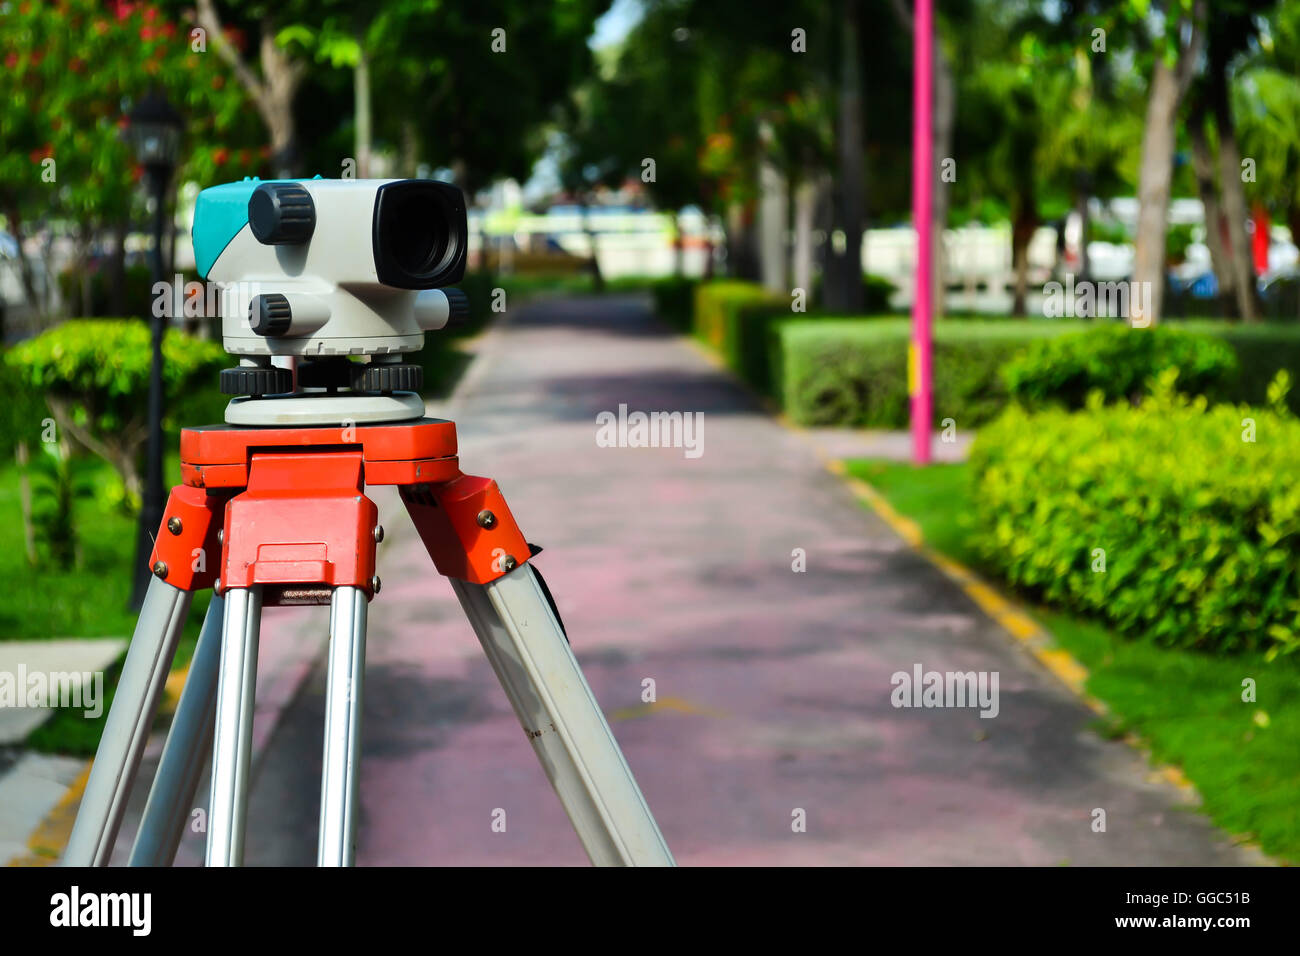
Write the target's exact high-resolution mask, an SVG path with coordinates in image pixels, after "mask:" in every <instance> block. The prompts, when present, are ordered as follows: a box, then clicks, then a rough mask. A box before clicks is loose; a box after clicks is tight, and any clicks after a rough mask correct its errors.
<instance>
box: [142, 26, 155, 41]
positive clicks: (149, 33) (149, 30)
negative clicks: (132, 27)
mask: <svg viewBox="0 0 1300 956" xmlns="http://www.w3.org/2000/svg"><path fill="white" fill-rule="evenodd" d="M140 39H141V40H145V41H148V40H152V39H153V27H141V28H140Z"/></svg>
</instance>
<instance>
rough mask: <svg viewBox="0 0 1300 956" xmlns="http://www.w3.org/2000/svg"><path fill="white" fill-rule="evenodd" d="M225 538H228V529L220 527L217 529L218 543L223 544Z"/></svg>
mask: <svg viewBox="0 0 1300 956" xmlns="http://www.w3.org/2000/svg"><path fill="white" fill-rule="evenodd" d="M224 540H226V529H225V528H218V529H217V544H221V542H222V541H224Z"/></svg>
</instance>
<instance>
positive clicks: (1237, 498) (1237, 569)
mask: <svg viewBox="0 0 1300 956" xmlns="http://www.w3.org/2000/svg"><path fill="white" fill-rule="evenodd" d="M1177 375H1178V373H1177V371H1176V370H1174V369H1169V370H1167V371H1165V372H1162V373H1160V375H1159V377H1158V382H1157V385H1156V387H1155V389H1154V391H1153V393H1152V395H1151V396H1150V398H1149V399H1148V400H1146V401H1144V402H1143V403H1142V405H1140V406H1138V407H1132V406H1129V405H1126V404H1117V405H1111V406H1106V405H1104V404H1103V403H1102V398H1101V395H1100V393H1097V394H1095V395H1094V396H1093V397H1091V398H1090V399H1089V402H1088V407H1087V412H1086V413H1070V412H1067V411H1065V410H1063V409H1049V410H1046V411H1040V412H1028V411H1025V410H1023V409H1021V408H1019V407H1012V408H1010V409H1008V411H1007V412H1006V414H1005V415H1004V416H1002V417H1001V418H1000V419H998V421H997V422H996V423H994V424H992V425H990V426H988V427H986V428H985V429H983V430H982V431H981V432H980V434H979V437H978V438H977V439H976V442H975V445H974V448H973V450H972V454H971V467H972V470H973V472H974V474H975V476H976V486H977V491H976V495H975V515H974V520H975V527H976V531H975V545H976V547H977V548H978V550H979V552H980V553H981V554H982V555H983V557H984V558H985V560H986V561H987V562H988V563H989V564H990V565H991V566H993V567H994V568H996V569H997V570H998V571H1000V572H1001V573H1002V574H1004V575H1005V576H1006V577H1007V579H1008V580H1010V581H1011V582H1012V583H1013V584H1015V585H1016V586H1018V587H1022V588H1025V589H1027V590H1029V591H1030V592H1031V593H1033V594H1036V595H1038V596H1041V597H1042V599H1044V600H1046V601H1049V602H1051V603H1053V604H1057V605H1060V606H1062V607H1065V608H1069V609H1072V610H1076V611H1082V612H1085V613H1087V614H1090V615H1095V616H1097V617H1100V618H1103V619H1105V620H1106V621H1108V622H1109V623H1110V624H1111V625H1112V626H1113V627H1115V628H1116V629H1117V630H1118V631H1120V632H1121V633H1123V634H1127V635H1133V636H1146V637H1149V638H1151V639H1152V640H1154V641H1156V642H1157V643H1159V644H1162V645H1170V646H1180V647H1189V648H1196V649H1201V650H1208V651H1238V650H1259V649H1269V650H1271V651H1273V652H1274V653H1276V652H1278V651H1282V650H1285V651H1293V650H1295V649H1296V648H1297V647H1300V548H1297V542H1300V485H1297V483H1296V481H1295V476H1296V474H1297V472H1298V471H1300V421H1297V420H1296V419H1295V418H1293V417H1291V416H1290V415H1289V414H1288V413H1286V412H1285V409H1284V408H1283V407H1282V405H1281V396H1280V395H1276V394H1275V398H1277V399H1278V406H1277V408H1274V409H1266V408H1251V407H1249V406H1232V405H1218V406H1214V407H1212V408H1209V407H1208V405H1207V402H1206V400H1205V399H1204V398H1203V397H1201V398H1196V399H1188V398H1187V397H1186V396H1183V395H1180V394H1178V393H1177V392H1176V391H1175V388H1174V384H1175V380H1176V377H1177ZM1275 391H1276V390H1275ZM1252 426H1253V432H1252V430H1251V428H1252ZM1098 549H1100V550H1098ZM1102 551H1104V561H1105V564H1104V567H1105V570H1104V571H1101V570H1097V569H1098V568H1099V567H1100V565H1099V562H1100V561H1101V560H1102V557H1103V556H1102V554H1101V552H1102Z"/></svg>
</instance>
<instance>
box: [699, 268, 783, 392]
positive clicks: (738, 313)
mask: <svg viewBox="0 0 1300 956" xmlns="http://www.w3.org/2000/svg"><path fill="white" fill-rule="evenodd" d="M790 315H791V312H790V299H789V297H787V296H782V295H773V294H772V293H771V292H768V291H767V290H766V289H764V288H763V287H762V286H759V285H755V284H754V283H752V282H738V281H722V282H708V283H701V284H699V285H697V286H696V288H695V310H694V320H693V322H692V331H693V332H694V333H695V335H696V337H698V338H699V339H700V340H701V341H702V342H704V344H705V345H707V346H709V347H710V348H711V349H713V350H714V351H715V352H717V353H718V355H719V356H720V357H721V358H722V361H723V362H724V363H726V365H727V367H728V368H730V369H731V370H732V371H734V372H736V373H737V374H739V375H740V377H741V378H743V379H744V380H745V381H746V382H748V383H749V384H750V385H752V386H753V387H754V388H756V389H757V390H758V391H759V392H761V393H763V394H770V393H771V392H772V391H773V387H772V386H773V382H774V374H773V349H774V347H775V344H776V339H775V331H776V329H777V328H778V324H779V323H780V322H781V321H782V320H784V319H788V318H789V317H790Z"/></svg>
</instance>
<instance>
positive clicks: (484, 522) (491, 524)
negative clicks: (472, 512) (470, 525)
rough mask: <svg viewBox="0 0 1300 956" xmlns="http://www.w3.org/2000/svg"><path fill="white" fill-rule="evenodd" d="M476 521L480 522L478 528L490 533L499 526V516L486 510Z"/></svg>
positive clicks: (480, 513)
mask: <svg viewBox="0 0 1300 956" xmlns="http://www.w3.org/2000/svg"><path fill="white" fill-rule="evenodd" d="M476 520H477V521H478V526H479V527H480V528H487V529H488V530H489V531H491V530H492V529H493V528H495V527H496V526H497V516H496V515H494V514H493V513H492V512H490V511H488V510H487V509H486V508H484V509H483V510H482V511H480V512H479V513H478V518H477V519H476Z"/></svg>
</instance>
